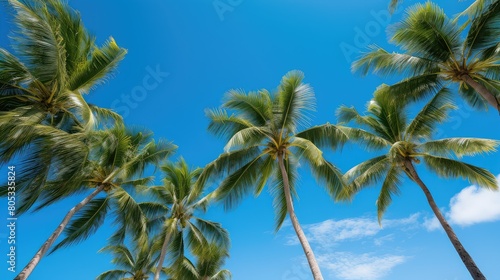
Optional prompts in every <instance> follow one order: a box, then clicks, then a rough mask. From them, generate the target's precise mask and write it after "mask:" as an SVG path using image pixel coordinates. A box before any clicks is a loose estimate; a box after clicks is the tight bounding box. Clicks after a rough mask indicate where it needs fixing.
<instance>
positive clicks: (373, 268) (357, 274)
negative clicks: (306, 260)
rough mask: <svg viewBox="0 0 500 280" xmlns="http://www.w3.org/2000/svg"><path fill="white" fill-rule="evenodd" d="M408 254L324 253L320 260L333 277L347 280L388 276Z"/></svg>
mask: <svg viewBox="0 0 500 280" xmlns="http://www.w3.org/2000/svg"><path fill="white" fill-rule="evenodd" d="M406 259H407V257H406V256H398V255H383V256H375V255H373V254H361V255H359V254H352V253H346V252H341V253H331V254H322V255H321V256H320V257H318V262H319V263H320V265H321V266H322V267H324V268H325V269H326V270H328V272H329V273H330V274H332V277H336V278H341V279H346V280H376V279H380V278H382V277H384V276H386V275H387V274H388V273H389V272H390V271H391V270H392V269H393V268H394V267H395V266H397V265H399V264H402V263H403V262H405V261H406Z"/></svg>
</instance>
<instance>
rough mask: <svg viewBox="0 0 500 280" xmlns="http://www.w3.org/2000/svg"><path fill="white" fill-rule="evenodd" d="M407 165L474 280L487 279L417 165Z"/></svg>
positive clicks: (408, 162)
mask: <svg viewBox="0 0 500 280" xmlns="http://www.w3.org/2000/svg"><path fill="white" fill-rule="evenodd" d="M405 166H406V168H407V169H408V172H409V173H410V175H411V177H412V178H411V179H413V180H414V181H415V182H416V183H417V184H418V185H419V186H420V188H421V189H422V191H423V192H424V194H425V197H426V198H427V201H428V202H429V205H430V206H431V208H432V211H433V212H434V215H436V218H437V219H438V220H439V223H441V226H442V227H443V229H444V231H445V232H446V234H447V235H448V238H449V239H450V241H451V244H453V247H455V250H456V251H457V253H458V255H459V256H460V258H461V259H462V262H463V263H464V264H465V267H467V270H469V273H470V275H471V276H472V278H473V279H474V280H486V277H484V275H483V273H482V272H481V270H479V268H478V267H477V265H476V263H475V262H474V260H473V259H472V257H471V256H470V255H469V253H468V252H467V251H466V250H465V248H464V246H463V245H462V243H460V240H458V237H457V235H456V234H455V232H454V231H453V229H452V228H451V226H450V225H449V224H448V222H447V221H446V219H445V218H444V216H443V214H441V211H439V208H438V206H437V205H436V202H435V201H434V198H433V197H432V195H431V192H430V191H429V189H428V188H427V186H426V185H425V184H424V182H422V180H421V179H420V177H419V176H418V174H417V171H416V170H415V167H414V166H413V164H412V163H411V161H406V162H405Z"/></svg>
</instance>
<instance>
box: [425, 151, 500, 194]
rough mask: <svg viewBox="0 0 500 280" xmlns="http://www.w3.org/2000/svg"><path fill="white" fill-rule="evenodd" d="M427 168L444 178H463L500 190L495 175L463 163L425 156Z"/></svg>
mask: <svg viewBox="0 0 500 280" xmlns="http://www.w3.org/2000/svg"><path fill="white" fill-rule="evenodd" d="M423 158H424V162H425V164H426V166H427V167H428V168H429V169H430V170H432V171H434V172H436V173H437V174H438V175H439V176H442V177H444V178H463V179H467V180H469V182H471V183H473V184H476V185H478V186H480V187H485V188H489V189H492V190H496V189H498V183H497V179H496V177H495V175H493V174H491V172H489V171H488V170H486V169H484V168H480V167H477V166H474V165H471V164H467V163H464V162H461V161H457V160H453V159H449V158H444V157H438V156H432V155H429V154H426V155H424V156H423Z"/></svg>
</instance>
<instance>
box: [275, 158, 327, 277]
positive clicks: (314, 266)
mask: <svg viewBox="0 0 500 280" xmlns="http://www.w3.org/2000/svg"><path fill="white" fill-rule="evenodd" d="M278 163H279V166H280V169H281V175H282V176H283V188H284V191H285V198H286V208H287V210H288V216H290V220H291V222H292V225H293V228H294V229H295V232H296V233H297V237H298V238H299V241H300V244H301V245H302V249H304V253H305V254H306V258H307V262H308V263H309V267H310V268H311V272H312V274H313V277H314V280H323V276H322V275H321V271H320V269H319V266H318V262H317V261H316V257H314V253H313V251H312V249H311V245H309V242H308V241H307V238H306V235H305V234H304V231H303V230H302V228H301V227H300V223H299V220H298V219H297V216H295V210H294V209H293V202H292V196H291V194H290V182H289V181H288V173H287V171H286V168H285V163H284V160H283V153H279V154H278Z"/></svg>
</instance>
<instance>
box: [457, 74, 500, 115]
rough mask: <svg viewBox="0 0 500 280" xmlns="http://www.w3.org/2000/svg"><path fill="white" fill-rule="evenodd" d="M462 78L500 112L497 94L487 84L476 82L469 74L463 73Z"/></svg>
mask: <svg viewBox="0 0 500 280" xmlns="http://www.w3.org/2000/svg"><path fill="white" fill-rule="evenodd" d="M461 78H462V80H463V81H464V82H465V83H467V85H469V86H471V87H472V88H473V89H474V90H475V91H476V92H477V93H479V95H481V97H483V98H484V100H486V101H487V102H488V103H489V104H490V105H491V106H493V108H495V109H496V110H497V111H498V112H499V113H500V103H499V102H498V100H497V98H496V97H495V95H494V94H493V93H492V92H491V91H489V90H488V89H487V88H486V87H485V86H483V85H482V84H480V83H478V82H476V81H475V80H474V79H472V78H471V76H469V75H462V77H461Z"/></svg>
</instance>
